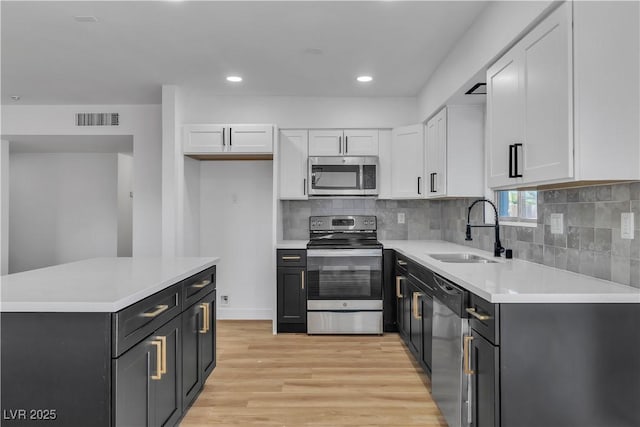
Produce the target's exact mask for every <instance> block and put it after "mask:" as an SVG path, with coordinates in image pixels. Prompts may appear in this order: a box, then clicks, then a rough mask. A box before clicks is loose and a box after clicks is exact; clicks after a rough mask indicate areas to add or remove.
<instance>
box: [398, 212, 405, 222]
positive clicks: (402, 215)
mask: <svg viewBox="0 0 640 427" xmlns="http://www.w3.org/2000/svg"><path fill="white" fill-rule="evenodd" d="M398 224H404V212H398Z"/></svg>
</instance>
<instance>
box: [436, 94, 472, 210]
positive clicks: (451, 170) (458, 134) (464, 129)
mask: <svg viewBox="0 0 640 427" xmlns="http://www.w3.org/2000/svg"><path fill="white" fill-rule="evenodd" d="M425 131H426V149H425V165H426V168H425V174H424V179H425V192H424V194H425V197H427V198H439V197H476V196H482V194H483V193H484V106H482V105H450V106H447V107H445V108H443V109H442V110H440V111H439V112H438V113H437V114H436V115H435V116H433V117H432V118H431V119H430V120H429V121H428V122H427V125H426V126H425Z"/></svg>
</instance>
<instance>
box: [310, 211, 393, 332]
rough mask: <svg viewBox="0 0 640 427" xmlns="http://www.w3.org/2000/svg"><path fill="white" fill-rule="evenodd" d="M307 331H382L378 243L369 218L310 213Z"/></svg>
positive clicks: (379, 248) (373, 219)
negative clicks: (314, 214)
mask: <svg viewBox="0 0 640 427" xmlns="http://www.w3.org/2000/svg"><path fill="white" fill-rule="evenodd" d="M309 230H310V232H309V233H310V236H309V238H310V241H309V243H308V244H307V332H308V333H309V334H382V244H381V243H380V242H379V241H378V234H377V221H376V217H375V216H360V215H353V216H312V217H310V218H309Z"/></svg>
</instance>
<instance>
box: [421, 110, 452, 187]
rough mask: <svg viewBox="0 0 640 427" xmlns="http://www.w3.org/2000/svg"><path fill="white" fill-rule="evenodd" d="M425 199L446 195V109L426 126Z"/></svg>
mask: <svg viewBox="0 0 640 427" xmlns="http://www.w3.org/2000/svg"><path fill="white" fill-rule="evenodd" d="M426 133H427V142H426V149H425V165H426V166H427V167H426V173H425V174H424V176H425V179H426V180H427V186H428V188H427V191H426V192H425V196H426V197H429V198H431V197H438V196H445V195H446V194H447V109H446V108H443V109H442V110H440V111H439V112H438V113H437V114H436V115H435V116H434V117H433V118H431V120H429V121H428V122H427V125H426Z"/></svg>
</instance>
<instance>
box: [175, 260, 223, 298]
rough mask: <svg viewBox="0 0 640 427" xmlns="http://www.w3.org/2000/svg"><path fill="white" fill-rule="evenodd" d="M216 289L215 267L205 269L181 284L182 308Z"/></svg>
mask: <svg viewBox="0 0 640 427" xmlns="http://www.w3.org/2000/svg"><path fill="white" fill-rule="evenodd" d="M215 288H216V267H215V265H214V266H213V267H211V268H208V269H206V270H205V271H202V272H200V273H198V274H196V275H194V276H191V277H189V278H188V279H186V280H185V281H183V282H182V306H183V307H184V308H185V309H186V308H187V307H190V306H191V304H193V303H195V302H196V301H198V300H199V299H200V298H202V297H203V296H205V295H207V294H208V293H210V292H211V291H213V290H214V289H215Z"/></svg>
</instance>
